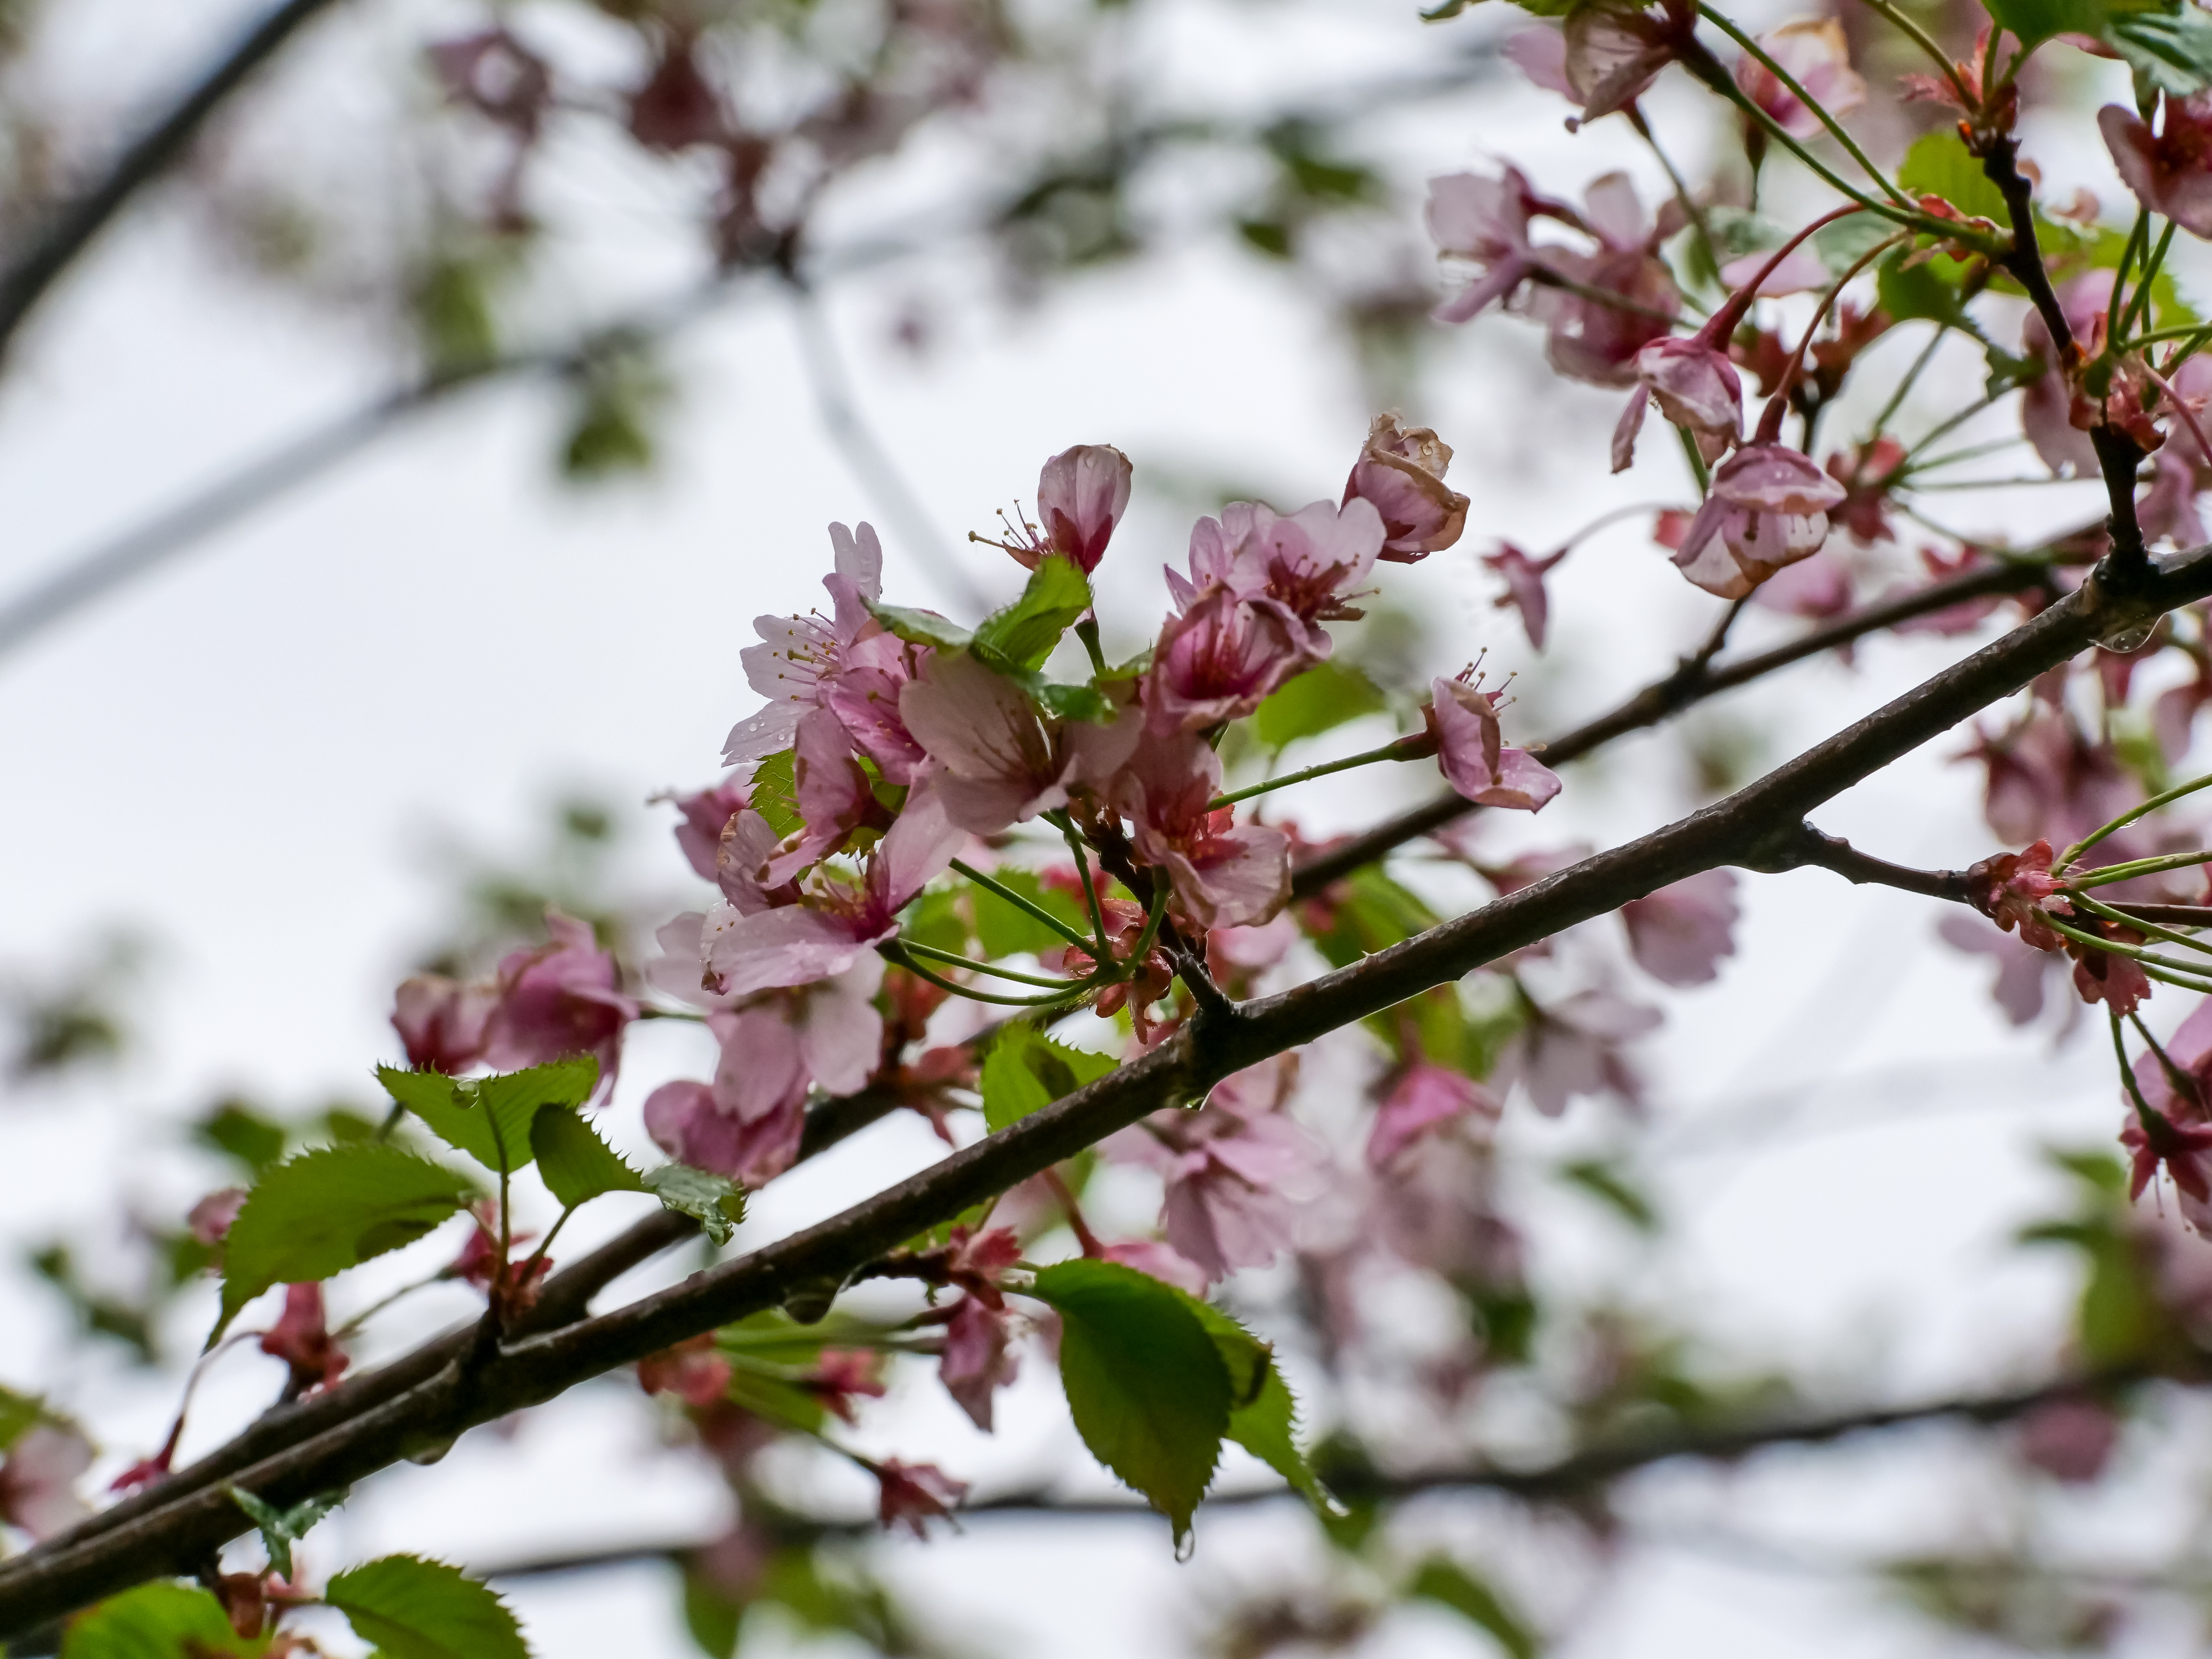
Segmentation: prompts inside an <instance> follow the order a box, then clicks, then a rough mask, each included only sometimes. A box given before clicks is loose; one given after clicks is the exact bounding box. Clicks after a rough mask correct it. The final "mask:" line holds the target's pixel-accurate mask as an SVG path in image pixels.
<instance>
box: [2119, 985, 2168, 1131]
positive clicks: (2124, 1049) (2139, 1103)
mask: <svg viewBox="0 0 2212 1659" xmlns="http://www.w3.org/2000/svg"><path fill="white" fill-rule="evenodd" d="M2112 1053H2113V1054H2116V1055H2118V1057H2119V1062H2120V1081H2121V1082H2122V1083H2124V1084H2125V1085H2127V1090H2128V1095H2129V1097H2130V1099H2132V1100H2133V1101H2134V1102H2135V1103H2136V1117H2137V1118H2138V1119H2140V1120H2141V1121H2142V1126H2143V1133H2145V1134H2148V1135H2155V1134H2156V1133H2158V1132H2159V1131H2160V1130H2161V1129H2164V1128H2166V1127H2168V1125H2167V1123H2166V1120H2165V1119H2164V1118H2163V1117H2161V1116H2160V1115H2159V1114H2157V1113H2156V1112H2154V1111H2153V1110H2151V1109H2150V1102H2148V1100H2145V1099H2144V1098H2143V1091H2142V1084H2140V1083H2138V1082H2136V1068H2135V1067H2134V1066H2130V1064H2128V1045H2127V1039H2126V1038H2125V1037H2124V1036H2123V1035H2122V1033H2121V1031H2120V1017H2119V1016H2118V1014H2114V1015H2113V1016H2112Z"/></svg>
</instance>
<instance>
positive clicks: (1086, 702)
mask: <svg viewBox="0 0 2212 1659" xmlns="http://www.w3.org/2000/svg"><path fill="white" fill-rule="evenodd" d="M1006 678H1009V679H1011V680H1014V681H1017V682H1018V683H1019V684H1020V685H1021V688H1022V689H1023V690H1024V691H1027V692H1028V693H1029V694H1030V702H1034V703H1036V706H1037V707H1038V708H1042V710H1044V712H1045V713H1046V714H1049V715H1051V716H1052V717H1053V718H1054V720H1081V721H1083V722H1084V723H1085V725H1087V726H1105V725H1109V724H1110V723H1111V722H1112V720H1113V719H1114V714H1115V708H1114V702H1113V700H1112V699H1111V698H1109V696H1107V695H1106V694H1105V693H1104V692H1103V691H1101V690H1098V688H1097V687H1096V686H1093V685H1066V684H1062V683H1061V682H1060V681H1058V680H1048V679H1046V678H1044V677H1043V676H1042V675H1041V674H1037V673H1034V672H1031V673H1023V674H1012V673H1010V674H1008V675H1007V676H1006Z"/></svg>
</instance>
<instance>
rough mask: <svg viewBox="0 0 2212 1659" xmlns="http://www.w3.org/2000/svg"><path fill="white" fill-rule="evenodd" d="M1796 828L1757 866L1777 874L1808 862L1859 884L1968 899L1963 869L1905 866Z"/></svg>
mask: <svg viewBox="0 0 2212 1659" xmlns="http://www.w3.org/2000/svg"><path fill="white" fill-rule="evenodd" d="M1797 831H1798V833H1797V836H1796V839H1795V840H1794V841H1790V842H1778V843H1776V844H1775V845H1773V846H1772V847H1771V848H1769V850H1768V853H1767V861H1766V862H1765V863H1764V864H1761V865H1760V866H1758V867H1759V869H1760V870H1762V871H1764V872H1768V873H1778V872H1781V871H1784V870H1799V869H1802V868H1804V867H1805V866H1808V865H1811V866H1814V867H1816V868H1818V869H1822V870H1832V871H1833V872H1835V873H1836V874H1838V875H1839V876H1841V877H1842V878H1844V880H1845V881H1848V882H1851V883H1853V884H1857V885H1859V886H1867V885H1873V886H1877V887H1895V888H1898V889H1899V890H1902V891H1904V892H1907V893H1917V894H1919V895H1920V896H1922V897H1923V898H1938V899H1948V900H1949V901H1950V902H1953V903H1954V904H1966V903H1968V902H1971V901H1970V899H1969V897H1968V894H1967V887H1966V872H1965V871H1964V870H1915V869H1913V868H1911V866H1908V865H1903V864H1892V863H1891V862H1890V861H1889V860H1887V859H1878V858H1875V856H1874V855H1873V854H1870V853H1862V852H1860V851H1859V850H1858V849H1857V848H1855V847H1853V846H1852V845H1851V844H1850V842H1847V841H1845V840H1844V838H1843V837H1842V836H1828V835H1823V834H1822V833H1821V832H1820V830H1818V829H1814V827H1813V826H1812V825H1811V824H1809V823H1801V824H1799V825H1798V826H1797Z"/></svg>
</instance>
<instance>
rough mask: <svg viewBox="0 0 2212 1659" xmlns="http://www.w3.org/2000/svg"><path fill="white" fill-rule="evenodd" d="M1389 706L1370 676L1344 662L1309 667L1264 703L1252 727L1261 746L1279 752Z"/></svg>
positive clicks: (1253, 717) (1254, 717) (1255, 716)
mask: <svg viewBox="0 0 2212 1659" xmlns="http://www.w3.org/2000/svg"><path fill="white" fill-rule="evenodd" d="M1387 706H1388V702H1387V700H1386V699H1385V698H1384V697H1383V693H1382V692H1381V691H1380V690H1377V689H1376V684H1375V682H1374V681H1372V680H1370V679H1369V678H1367V676H1366V675H1364V674H1363V673H1361V672H1360V671H1358V669H1356V668H1351V667H1347V666H1346V665H1344V664H1342V663H1339V662H1325V663H1323V664H1322V665H1321V666H1320V667H1318V668H1309V669H1308V670H1307V671H1305V672H1304V673H1303V674H1301V675H1299V676H1298V677H1297V678H1296V679H1294V680H1292V681H1291V683H1290V684H1287V685H1285V686H1284V687H1283V688H1282V689H1281V690H1278V691H1277V692H1275V693H1274V695H1273V696H1270V697H1269V698H1268V699H1267V701H1266V702H1263V703H1261V705H1260V707H1259V709H1258V711H1257V712H1256V713H1255V714H1253V716H1252V726H1253V730H1254V731H1255V732H1257V733H1258V734H1259V738H1260V741H1261V743H1264V744H1267V747H1268V748H1270V749H1275V750H1279V749H1282V748H1284V747H1285V745H1287V744H1291V743H1295V742H1296V741H1297V739H1298V738H1310V737H1314V736H1316V735H1317V734H1318V733H1320V732H1327V731H1330V730H1332V729H1333V728H1334V727H1336V726H1342V725H1343V724H1344V723H1345V722H1346V720H1358V718H1359V717H1360V716H1361V715H1362V714H1376V713H1377V712H1379V711H1380V710H1381V709H1383V708H1386V707H1387Z"/></svg>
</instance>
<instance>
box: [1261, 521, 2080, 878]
mask: <svg viewBox="0 0 2212 1659" xmlns="http://www.w3.org/2000/svg"><path fill="white" fill-rule="evenodd" d="M2093 528H2094V527H2093V526H2092V530H2093ZM2083 533H2084V532H2074V533H2073V534H2071V535H2069V536H2065V537H2062V538H2059V539H2058V540H2057V541H2056V542H2054V543H2052V544H2051V545H2052V546H2053V547H2066V546H2069V545H2071V544H2075V543H2078V542H2079V541H2080V540H2081V537H2082V535H2083ZM2037 587H2040V588H2041V589H2043V590H2044V592H2045V594H2046V595H2049V596H2050V597H2051V598H2056V597H2057V592H2058V588H2057V584H2056V583H2055V582H2053V581H2052V580H2051V571H2050V568H2049V567H2048V566H2047V565H2045V564H2043V563H2041V562H2036V561H2033V560H2026V559H2021V560H2010V561H2007V562H2003V563H2000V564H1995V565H1990V566H1989V567H1987V568H1984V569H1980V570H1973V571H1969V572H1968V573H1967V574H1965V575H1963V576H1954V577H1952V578H1951V579H1950V580H1948V581H1941V582H1935V583H1931V584H1930V585H1929V586H1926V587H1923V588H1922V589H1920V590H1919V591H1918V592H1913V593H1906V594H1904V595H1902V596H1900V597H1899V598H1897V599H1886V600H1884V601H1883V602H1882V603H1881V604H1879V605H1868V606H1867V607H1866V608H1865V609H1863V610H1861V611H1853V612H1852V613H1851V614H1850V615H1849V616H1847V617H1838V618H1837V619H1836V620H1835V621H1834V622H1832V623H1828V624H1827V625H1826V626H1825V627H1822V628H1815V629H1811V630H1810V631H1809V632H1808V633H1806V634H1804V635H1802V636H1800V637H1799V638H1797V639H1795V640H1792V641H1790V642H1789V643H1788V644H1787V645H1780V646H1777V647H1774V648H1773V649H1772V650H1771V651H1762V652H1759V653H1757V654H1755V655H1753V656H1749V657H1746V658H1744V659H1742V660H1741V661H1740V662H1734V663H1729V664H1726V665H1723V666H1722V667H1719V668H1715V667H1712V666H1711V663H1710V660H1709V659H1700V658H1699V657H1694V656H1692V657H1685V658H1683V659H1681V661H1680V663H1678V664H1677V665H1675V667H1674V671H1673V672H1672V673H1670V674H1668V676H1667V677H1666V678H1664V679H1661V680H1655V681H1653V682H1652V684H1650V685H1647V686H1645V687H1644V689H1643V690H1641V691H1638V692H1637V693H1636V694H1635V695H1634V696H1632V697H1630V698H1629V699H1628V700H1627V701H1626V702H1623V703H1621V704H1620V705H1619V706H1618V707H1617V708H1613V709H1612V710H1610V711H1609V712H1607V713H1606V714H1600V715H1599V716H1598V717H1597V718H1596V719H1595V720H1587V721H1585V722H1583V724H1582V725H1580V726H1577V727H1575V728H1574V729H1573V730H1572V731H1571V732H1567V733H1565V735H1564V736H1561V737H1557V738H1553V739H1552V740H1551V741H1550V742H1548V743H1545V744H1536V745H1535V746H1534V748H1533V749H1532V750H1531V751H1530V752H1531V753H1534V754H1539V755H1541V756H1542V757H1543V759H1544V761H1545V763H1546V764H1547V765H1550V766H1554V767H1557V766H1564V765H1565V764H1566V763H1568V762H1569V761H1573V760H1580V759H1581V758H1582V757H1583V756H1585V755H1587V754H1589V752H1590V751H1591V750H1594V749H1596V748H1597V747H1599V746H1600V745H1601V744H1607V743H1610V742H1611V741H1612V740H1613V738H1618V737H1624V736H1626V734H1627V733H1629V732H1637V731H1641V730H1643V729H1644V727H1646V726H1656V725H1657V724H1659V722H1660V721H1662V720H1665V719H1667V718H1668V716H1670V715H1673V714H1679V713H1680V712H1681V711H1682V710H1683V709H1685V708H1689V707H1690V706H1691V705H1692V704H1693V703H1699V702H1704V701H1705V699H1706V698H1707V697H1711V696H1718V695H1719V694H1720V693H1721V692H1723V691H1730V690H1735V688H1736V687H1737V686H1739V685H1747V684H1750V683H1751V682H1752V681H1753V680H1756V679H1759V678H1764V677H1765V675H1768V674H1771V673H1773V672H1774V671H1776V670H1778V669H1782V668H1787V667H1790V665H1793V664H1796V663H1800V662H1802V661H1804V660H1805V659H1807V658H1808V657H1817V656H1819V655H1820V654H1821V653H1823V652H1826V651H1832V650H1834V649H1835V648H1836V647H1838V646H1844V645H1849V644H1850V643H1851V642H1852V641H1855V640H1858V639H1863V638H1864V637H1865V636H1866V635H1869V634H1876V633H1880V632H1881V630H1882V629H1886V628H1893V627H1894V626H1896V625H1897V624H1898V623H1901V622H1911V620H1913V619H1914V618H1915V617H1926V616H1931V615H1933V614H1935V613H1936V612H1937V611H1948V610H1949V609H1950V608H1951V607H1952V606H1953V605H1964V604H1966V603H1967V602H1968V601H1970V600H1972V599H1984V598H1987V597H1988V596H1990V595H1991V594H2003V593H2021V592H2027V591H2028V590H2030V589H2032V588H2037ZM1474 811H1480V808H1478V807H1477V806H1475V805H1474V803H1473V802H1472V801H1469V800H1468V799H1465V798H1464V797H1462V796H1460V795H1455V794H1447V795H1440V796H1438V797H1437V799H1435V800H1432V801H1431V802H1430V803H1429V804H1428V805H1425V806H1416V807H1414V808H1413V809H1412V810H1411V811H1405V812H1401V813H1400V814H1399V815H1398V816H1397V817H1394V818H1389V819H1387V820H1385V821H1384V822H1383V823H1379V824H1377V825H1376V826H1375V828H1373V829H1369V830H1366V831H1364V832H1363V833H1361V834H1359V835H1357V836H1352V837H1351V838H1350V839H1349V840H1347V841H1345V842H1340V843H1339V844H1338V845H1336V846H1334V847H1331V848H1327V849H1325V850H1324V851H1322V852H1319V853H1316V854H1313V855H1312V856H1310V857H1309V858H1306V859H1304V860H1301V861H1300V863H1299V864H1298V866H1297V871H1296V872H1294V873H1293V875H1292V877H1291V895H1292V896H1294V897H1297V898H1311V897H1312V896H1314V895H1315V894H1316V893H1318V892H1320V891H1321V890H1322V889H1323V888H1325V887H1327V886H1328V884H1330V883H1331V882H1334V881H1340V880H1342V879H1343V878H1345V877H1346V876H1348V875H1350V874H1351V873H1352V872H1353V871H1354V870H1357V869H1358V868H1359V867H1360V866H1362V865H1364V864H1371V863H1373V862H1374V861H1375V860H1376V859H1379V858H1381V857H1383V855H1384V854H1387V853H1390V852H1394V851H1395V850H1396V849H1397V848H1401V847H1402V846H1404V845H1405V844H1406V843H1407V842H1409V841H1418V840H1419V839H1420V838H1421V837H1422V836H1428V835H1433V834H1435V833H1436V832H1437V830H1438V829H1443V826H1444V825H1446V824H1447V823H1451V822H1452V821H1453V820H1454V819H1455V818H1459V817H1465V816H1466V815H1467V814H1468V813H1469V812H1474Z"/></svg>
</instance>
